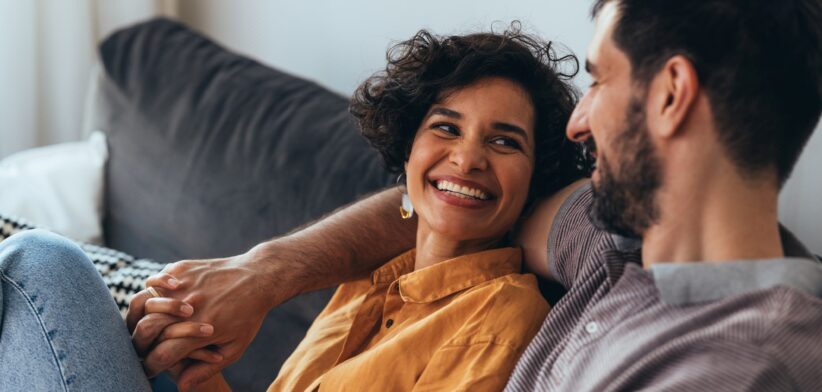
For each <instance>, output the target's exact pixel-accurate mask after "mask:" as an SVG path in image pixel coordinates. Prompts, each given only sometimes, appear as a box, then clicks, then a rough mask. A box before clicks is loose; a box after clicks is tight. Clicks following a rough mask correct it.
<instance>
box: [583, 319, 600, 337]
mask: <svg viewBox="0 0 822 392" xmlns="http://www.w3.org/2000/svg"><path fill="white" fill-rule="evenodd" d="M597 331H599V324H597V323H596V321H591V322H590V323H588V324H585V332H588V333H590V334H595V333H597Z"/></svg>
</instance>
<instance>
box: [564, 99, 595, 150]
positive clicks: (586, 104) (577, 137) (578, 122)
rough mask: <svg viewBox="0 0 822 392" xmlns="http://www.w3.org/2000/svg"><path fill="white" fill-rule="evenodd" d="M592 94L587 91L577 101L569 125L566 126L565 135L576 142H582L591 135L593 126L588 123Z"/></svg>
mask: <svg viewBox="0 0 822 392" xmlns="http://www.w3.org/2000/svg"><path fill="white" fill-rule="evenodd" d="M589 97H590V95H589V94H588V93H586V94H585V95H583V96H582V99H580V100H579V103H577V106H576V108H574V112H573V113H571V118H570V119H569V120H568V126H567V127H566V128H565V136H566V137H567V138H568V139H569V140H571V141H574V142H577V143H580V142H583V141H585V140H587V139H588V138H589V137H591V127H590V125H589V124H588V113H589V109H590V101H591V100H590V98H589Z"/></svg>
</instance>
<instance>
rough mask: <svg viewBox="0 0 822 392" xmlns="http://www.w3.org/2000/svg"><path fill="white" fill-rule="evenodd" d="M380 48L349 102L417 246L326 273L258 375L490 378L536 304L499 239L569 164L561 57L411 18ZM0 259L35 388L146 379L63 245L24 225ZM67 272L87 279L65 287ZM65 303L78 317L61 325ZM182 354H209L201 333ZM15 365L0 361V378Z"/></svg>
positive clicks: (512, 352)
mask: <svg viewBox="0 0 822 392" xmlns="http://www.w3.org/2000/svg"><path fill="white" fill-rule="evenodd" d="M391 53H392V54H391V56H390V61H389V65H388V67H387V69H386V72H385V73H384V74H380V75H376V76H374V77H372V78H371V79H369V80H367V81H366V82H365V83H364V84H363V86H361V88H360V89H359V90H358V92H357V94H356V95H355V98H354V100H353V103H352V112H353V113H354V115H355V116H356V117H357V118H358V119H359V121H360V124H361V126H362V128H363V133H364V134H365V136H366V137H367V138H368V139H369V140H370V141H371V143H372V144H373V145H374V146H375V147H376V148H378V149H379V150H380V151H381V152H382V154H383V155H384V157H385V158H386V162H387V163H388V166H389V168H390V169H391V170H394V171H398V172H399V171H401V172H404V173H405V175H404V176H403V178H404V180H403V181H402V182H403V184H405V186H404V188H406V189H407V199H408V202H407V203H404V206H403V209H402V213H403V215H405V216H407V217H410V216H411V214H414V215H415V216H417V217H418V219H417V224H418V237H417V240H418V242H417V243H418V245H417V248H416V249H415V250H413V251H410V252H408V253H406V254H404V255H402V256H400V257H398V258H396V259H395V260H392V261H391V262H389V263H388V264H386V266H385V267H383V268H381V269H380V270H378V271H377V272H375V274H374V275H373V276H372V279H373V280H372V279H368V280H361V281H356V282H352V283H349V284H346V285H343V286H341V287H340V288H339V289H338V291H337V293H336V294H335V296H334V298H333V299H332V301H331V302H330V303H329V305H328V306H327V308H326V309H325V311H324V312H323V313H322V314H321V315H320V316H319V317H318V318H317V320H316V321H315V323H314V325H313V326H312V328H311V330H310V331H309V333H308V335H307V336H306V339H305V340H304V342H303V343H302V344H301V345H300V347H299V348H298V349H297V351H295V353H294V354H293V355H292V357H291V358H290V359H289V360H288V362H287V363H286V365H285V366H284V367H283V369H282V371H281V373H280V376H279V377H278V378H277V380H276V381H275V383H274V384H273V385H272V389H273V390H280V389H283V390H291V389H310V388H312V386H313V385H318V384H319V385H321V389H324V390H326V389H327V390H336V389H338V388H337V387H338V386H339V387H340V388H345V387H346V386H347V387H350V388H353V389H372V388H379V389H389V388H390V389H413V388H415V387H417V388H423V387H430V388H439V389H460V388H472V389H473V388H478V387H483V388H487V389H500V388H502V386H503V385H504V382H505V380H506V379H507V376H508V373H509V372H510V370H511V369H512V367H513V365H514V362H515V361H516V359H517V357H518V356H519V354H520V353H521V350H522V349H524V347H525V345H526V343H527V342H528V340H530V338H531V336H532V335H533V334H534V333H535V332H536V330H537V328H538V326H539V324H540V323H541V322H542V319H543V318H544V316H545V312H547V310H548V308H547V304H546V303H545V302H544V300H542V298H541V297H540V295H539V292H538V290H537V287H536V282H535V279H534V278H533V276H530V275H520V274H519V273H518V272H519V268H520V267H519V252H518V251H517V250H516V249H511V248H505V245H506V237H507V233H508V232H509V231H510V229H511V227H513V225H514V223H515V222H516V221H517V219H518V218H519V217H520V216H521V214H522V211H523V209H524V208H526V207H527V205H528V204H529V202H530V200H533V199H534V198H535V197H538V196H541V195H545V194H548V193H550V192H553V191H554V190H556V189H558V188H559V187H561V186H563V185H565V184H567V183H569V182H571V181H572V180H574V179H576V178H577V177H578V176H579V175H580V172H579V170H578V169H577V167H576V163H577V159H576V157H577V154H576V150H575V148H574V146H571V145H568V144H566V143H565V142H564V140H565V139H564V137H563V127H564V124H565V122H566V121H567V119H568V116H569V115H570V113H571V110H572V108H573V104H574V100H575V95H574V93H573V90H572V89H571V88H570V87H569V85H568V84H566V82H565V81H564V80H565V77H564V76H563V75H561V74H559V73H558V72H556V71H555V69H554V66H555V64H556V63H557V62H558V61H561V59H560V60H557V59H554V58H553V54H552V52H551V51H550V47H549V46H548V45H546V44H544V43H542V42H540V41H538V40H535V39H532V38H529V37H527V36H524V35H521V34H519V33H518V32H517V31H516V30H514V31H510V32H506V33H504V34H476V35H470V36H465V37H449V38H444V39H443V38H437V37H434V36H431V35H430V34H428V33H426V32H424V31H423V32H420V33H419V34H417V35H416V36H415V37H414V38H412V39H411V40H409V41H406V42H404V43H401V44H400V45H398V46H396V47H395V48H394V50H393V51H392V52H391ZM412 205H413V209H412ZM413 222H414V221H412V220H409V224H414V223H413ZM58 259H59V260H60V262H59V263H55V266H54V267H53V268H46V267H45V264H47V263H50V262H52V261H57V260H58ZM68 259H70V260H69V262H66V260H68ZM0 260H2V261H3V264H2V265H0V272H2V274H0V279H2V283H3V291H2V293H4V294H6V295H9V296H10V300H9V301H5V302H4V303H11V304H13V305H14V306H16V305H20V307H21V309H16V308H14V309H11V308H10V309H3V311H4V316H5V317H13V315H17V314H25V315H28V316H32V317H30V318H27V319H25V320H22V321H21V322H19V323H13V325H14V326H15V328H16V329H15V330H13V331H9V330H4V331H3V332H4V333H3V336H2V338H3V339H4V341H3V343H4V344H1V345H0V354H2V355H3V358H14V360H13V363H14V365H15V366H18V367H20V368H29V367H31V368H33V369H40V370H38V371H37V373H38V375H39V377H38V379H39V380H40V385H39V388H40V389H44V390H74V389H76V390H117V389H128V390H144V389H147V388H148V384H147V381H146V379H145V376H144V375H143V374H142V371H141V370H140V364H139V362H138V360H137V356H136V355H135V351H136V353H137V354H138V355H144V354H145V353H146V352H147V351H148V349H149V348H150V347H148V346H143V345H139V346H138V347H136V350H135V349H134V348H131V347H129V346H128V345H127V342H128V336H127V334H126V331H125V329H123V328H122V321H121V320H120V318H119V314H118V312H117V310H116V307H115V306H114V304H113V303H112V302H111V299H110V297H109V295H108V293H107V292H106V290H105V287H104V285H101V284H99V283H100V282H97V281H95V280H99V276H98V275H97V273H96V271H95V270H94V267H93V266H92V265H91V263H89V262H88V260H87V259H86V258H85V256H84V255H83V253H82V251H81V250H80V249H79V248H77V247H76V246H75V245H73V244H71V243H69V242H68V241H66V240H64V239H61V238H58V237H56V236H53V235H50V234H47V233H43V232H37V231H30V232H27V233H22V234H19V235H16V236H14V237H12V238H10V239H8V240H6V242H4V244H3V247H2V248H0ZM20 260H35V261H36V263H23V262H19V261H20ZM43 271H51V275H50V276H49V275H43V274H44V272H43ZM56 275H59V276H61V279H57V280H55V279H54V276H56ZM34 281H39V282H43V281H53V282H54V285H59V286H61V287H60V288H59V292H61V293H66V295H61V296H59V298H56V297H55V296H54V295H53V294H50V292H51V291H52V290H47V291H42V290H41V291H42V292H40V291H38V290H40V289H39V288H40V287H42V285H36V284H29V283H30V282H34ZM169 283H170V282H169ZM72 287H78V288H82V287H94V288H95V289H96V291H95V292H93V293H92V292H91V291H90V290H77V291H76V293H78V294H77V295H71V293H72V292H74V291H72ZM98 288H99V289H98ZM168 289H173V287H169V288H168ZM80 293H83V294H82V295H81V294H80ZM107 308H110V311H109V312H107V313H106V312H101V310H104V309H107ZM371 309H374V310H375V313H374V314H370V313H369V311H370V310H371ZM65 312H72V313H76V314H80V315H81V317H82V318H83V319H84V320H87V322H86V324H85V325H83V328H80V329H78V328H75V327H74V326H72V325H61V324H60V323H59V320H60V317H59V314H60V313H65ZM191 312H192V309H191V307H190V306H188V305H187V304H185V303H183V302H181V301H177V300H173V299H170V298H162V297H157V298H152V299H150V300H149V301H147V302H146V313H148V316H146V318H144V319H143V320H140V322H141V323H150V322H152V320H157V319H162V318H169V317H171V318H174V317H181V318H185V317H186V316H188V315H190V314H191ZM23 321H25V322H28V321H31V323H30V324H31V325H23V324H25V322H23ZM20 325H22V327H20V328H17V327H18V326H20ZM130 328H131V329H133V328H134V326H133V325H130ZM211 333H212V329H211V328H210V326H209V325H205V324H201V323H197V322H189V321H186V322H180V323H177V324H173V325H171V326H170V327H168V328H166V329H165V330H164V331H163V333H162V338H163V339H165V338H174V337H185V336H208V335H210V334H211ZM43 336H48V339H46V340H44V339H43ZM10 337H11V338H10ZM9 339H11V340H9ZM29 341H30V342H43V341H48V342H49V345H41V344H37V345H30V344H27V343H25V342H29ZM94 342H97V344H94ZM123 342H126V344H123ZM79 351H84V352H85V353H86V354H87V353H88V352H89V351H94V352H99V353H98V354H94V355H81V356H78V358H93V357H97V358H108V359H110V360H109V361H108V363H107V364H106V366H107V369H109V368H110V371H107V374H109V376H106V377H95V376H93V375H92V372H89V371H88V369H91V368H94V367H99V366H100V363H99V362H88V363H85V362H83V361H75V360H72V358H73V356H74V355H76V353H77V352H79ZM403 354H405V355H403ZM191 359H194V360H200V361H210V362H220V360H221V358H220V357H219V355H216V354H214V353H212V352H211V351H209V350H205V349H203V350H199V351H196V352H194V353H192V354H191ZM400 361H401V362H400ZM393 362H397V363H402V366H394V365H393ZM8 363H12V362H5V361H4V364H3V366H8V365H7V364H8ZM389 364H390V365H389ZM389 366H390V367H389ZM93 374H99V373H93ZM30 381H31V380H26V382H22V381H21V380H15V379H13V378H9V377H0V390H5V389H15V385H17V386H19V385H30V384H31V382H30ZM211 381H213V383H212V384H211V385H203V386H202V388H203V389H221V388H224V387H226V386H225V384H224V381H223V380H221V378H220V377H215V378H213V379H212V380H211Z"/></svg>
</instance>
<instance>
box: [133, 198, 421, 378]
mask: <svg viewBox="0 0 822 392" xmlns="http://www.w3.org/2000/svg"><path fill="white" fill-rule="evenodd" d="M399 205H400V193H399V192H398V191H397V190H396V189H393V188H392V189H388V190H385V191H383V192H380V193H378V194H375V195H373V196H371V197H368V198H366V199H364V200H361V201H359V202H357V203H355V204H353V205H351V206H348V207H345V208H344V209H341V210H339V211H337V212H335V213H333V214H332V215H330V216H328V217H326V218H324V219H322V220H320V221H318V222H316V223H314V224H312V225H310V226H308V227H305V228H303V229H301V230H298V231H296V232H294V233H292V234H290V235H288V236H285V237H282V238H277V239H274V240H271V241H269V242H266V243H263V244H260V245H258V246H256V247H254V248H253V249H251V250H250V251H249V252H247V253H245V254H242V255H239V256H236V257H231V258H225V259H214V260H187V261H181V262H177V263H174V264H171V265H169V266H168V267H167V268H166V269H165V272H166V273H165V274H159V275H156V276H154V277H152V278H150V279H149V280H148V281H147V282H146V285H147V286H162V287H166V286H168V287H171V286H175V287H176V288H175V289H174V290H166V291H165V293H166V294H165V295H167V296H169V297H173V298H176V299H180V300H183V301H186V302H187V303H189V304H191V305H192V306H194V308H195V312H194V315H193V316H192V317H191V320H192V321H199V322H204V323H208V324H211V325H213V326H214V334H213V335H212V336H211V337H210V338H208V339H202V338H198V339H171V340H167V341H163V342H160V343H159V344H157V345H156V346H155V347H154V349H153V350H152V351H151V352H150V353H149V354H148V355H147V356H146V359H145V362H144V363H145V365H146V367H147V369H150V371H152V372H160V371H163V370H166V369H169V368H170V367H172V366H173V365H174V364H176V363H178V362H180V360H182V359H183V358H186V357H187V356H188V354H189V353H191V352H193V351H194V350H196V349H198V348H201V347H204V346H207V345H215V346H217V347H218V349H217V351H218V352H219V353H220V354H221V355H222V356H223V357H224V358H225V360H224V361H223V362H222V363H220V364H218V365H215V364H209V363H203V362H195V363H193V364H192V365H190V366H188V367H186V368H185V369H184V370H183V372H182V374H181V375H180V380H179V381H180V383H179V386H180V387H181V389H182V390H185V389H187V388H190V387H191V386H193V385H196V384H198V382H199V381H200V380H205V379H208V378H209V377H211V376H212V375H214V374H216V372H218V371H219V370H220V369H222V368H224V367H226V366H228V365H229V364H231V363H232V362H234V361H236V360H238V359H239V358H240V356H241V355H242V353H243V352H244V351H245V349H246V348H247V347H248V345H249V344H250V343H251V340H252V339H253V338H254V336H255V335H256V334H257V331H258V330H259V328H260V325H261V324H262V321H263V318H264V317H265V315H266V314H267V313H268V311H269V310H271V309H272V308H273V307H275V306H277V305H279V304H281V303H283V302H284V301H286V300H288V299H290V298H291V297H293V296H295V295H297V294H300V293H304V292H308V291H312V290H317V289H320V288H325V287H331V286H333V285H335V284H338V283H341V282H344V281H348V280H352V279H355V278H357V277H360V276H364V275H366V274H367V273H369V272H370V271H372V270H373V269H375V268H376V267H377V266H379V265H381V264H382V263H383V262H385V261H386V260H388V259H390V258H391V257H393V256H395V255H396V254H399V253H400V252H402V251H403V250H406V249H408V248H411V247H412V246H413V243H414V233H415V231H416V221H415V220H402V219H401V218H400V212H399ZM172 277H174V278H176V279H177V280H178V281H179V283H178V284H177V285H169V284H168V281H169V279H171V278H172ZM146 299H147V298H146V296H145V294H143V295H136V296H135V297H134V299H132V302H131V305H130V307H129V313H128V317H127V319H128V322H129V324H130V325H137V322H138V321H139V320H140V319H141V318H142V317H143V315H144V313H145V312H144V306H145V301H146ZM135 333H137V332H135ZM151 335H152V334H148V333H147V334H142V335H141V336H143V339H144V340H148V341H150V342H153V340H154V338H156V337H157V332H156V331H154V334H153V336H151Z"/></svg>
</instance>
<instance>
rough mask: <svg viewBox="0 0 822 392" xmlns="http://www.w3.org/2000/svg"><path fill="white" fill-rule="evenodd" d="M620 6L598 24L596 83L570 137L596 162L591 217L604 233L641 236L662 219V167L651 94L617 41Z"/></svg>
mask: <svg viewBox="0 0 822 392" xmlns="http://www.w3.org/2000/svg"><path fill="white" fill-rule="evenodd" d="M618 17H619V16H618V8H617V6H616V2H615V1H612V2H610V3H608V4H607V5H606V6H605V7H603V8H602V10H601V11H600V13H599V15H598V17H597V20H596V30H595V33H594V38H593V40H592V42H591V44H590V46H589V48H588V54H587V56H588V59H587V61H586V69H587V70H588V72H589V73H590V74H591V77H592V79H593V81H594V82H593V84H592V85H591V87H590V88H589V89H588V91H587V92H586V93H585V96H583V98H582V99H581V100H580V102H579V104H578V105H577V108H576V109H575V110H574V113H573V115H572V116H571V120H570V121H569V123H568V128H567V136H568V138H569V139H571V140H573V141H576V142H582V143H585V145H586V146H587V147H588V149H589V150H590V151H592V153H593V155H594V157H595V158H596V160H597V161H596V170H594V173H593V176H592V183H593V190H594V201H593V204H592V207H591V211H590V216H591V218H592V220H593V221H594V223H596V224H597V225H598V226H600V227H601V228H603V229H606V230H608V231H612V232H615V233H618V234H622V235H628V236H641V235H642V234H643V233H644V232H645V230H646V229H647V228H648V227H649V226H650V225H652V224H653V223H654V222H655V221H656V219H657V216H658V209H657V206H656V202H655V194H656V190H657V189H658V188H659V186H660V182H661V180H660V177H661V174H660V163H659V162H658V159H657V157H656V153H655V148H654V145H653V143H652V141H651V139H650V134H649V132H648V127H647V122H646V118H645V90H646V88H645V87H643V86H639V85H637V84H636V83H633V80H632V77H631V64H630V61H629V59H628V57H627V56H626V55H625V53H624V52H622V51H621V50H620V49H619V48H618V47H617V46H616V44H615V43H614V42H613V39H612V36H613V30H614V27H615V25H616V23H617V22H618Z"/></svg>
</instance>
